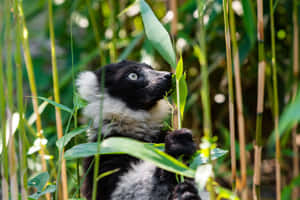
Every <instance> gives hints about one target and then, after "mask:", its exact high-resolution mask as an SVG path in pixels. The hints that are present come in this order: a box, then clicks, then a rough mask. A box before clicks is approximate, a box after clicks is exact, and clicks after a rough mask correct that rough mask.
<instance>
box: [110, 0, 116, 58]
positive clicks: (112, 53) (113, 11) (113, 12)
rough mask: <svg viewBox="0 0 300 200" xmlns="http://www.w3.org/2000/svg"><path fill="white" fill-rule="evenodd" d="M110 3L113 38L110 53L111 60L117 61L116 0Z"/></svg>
mask: <svg viewBox="0 0 300 200" xmlns="http://www.w3.org/2000/svg"><path fill="white" fill-rule="evenodd" d="M108 3H109V5H110V19H109V21H110V23H109V24H110V27H111V29H112V33H113V36H112V39H111V43H110V45H109V55H110V62H116V60H117V48H116V43H117V37H116V36H117V34H116V33H117V25H116V19H117V17H116V9H117V8H116V3H115V1H108Z"/></svg>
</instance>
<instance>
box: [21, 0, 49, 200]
mask: <svg viewBox="0 0 300 200" xmlns="http://www.w3.org/2000/svg"><path fill="white" fill-rule="evenodd" d="M18 17H19V20H20V22H21V28H22V31H21V32H20V34H21V36H22V37H21V39H22V46H23V51H24V57H25V64H26V69H27V75H28V79H29V85H30V90H31V94H32V97H33V98H32V104H33V109H34V113H35V114H36V128H37V136H38V137H39V138H40V139H43V134H42V122H41V117H40V114H39V111H38V108H39V107H38V101H37V96H38V95H37V90H36V84H35V77H34V72H33V64H32V58H31V54H30V47H29V41H28V34H29V33H28V29H27V27H26V21H25V18H24V12H23V6H22V1H21V0H20V1H19V3H18ZM40 145H41V150H40V151H39V155H40V158H41V161H42V170H43V171H44V172H46V171H47V163H46V160H45V156H44V155H45V153H44V152H45V146H44V145H42V144H40ZM46 198H47V200H50V195H49V194H46Z"/></svg>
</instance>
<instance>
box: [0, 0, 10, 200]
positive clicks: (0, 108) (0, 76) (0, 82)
mask: <svg viewBox="0 0 300 200" xmlns="http://www.w3.org/2000/svg"><path fill="white" fill-rule="evenodd" d="M1 3H2V2H1ZM1 11H3V9H1ZM1 11H0V15H1V17H2V13H3V12H1ZM1 27H2V24H1V26H0V28H1ZM1 32H2V30H1ZM2 49H3V43H2V39H0V119H1V133H2V154H1V161H2V162H1V163H2V164H1V171H2V177H1V178H2V185H1V188H2V198H3V199H9V191H8V188H9V187H8V183H9V182H8V153H7V146H6V115H5V107H6V99H5V92H4V88H5V87H4V82H5V77H4V72H3V59H2V58H3V57H2ZM4 141H5V142H4Z"/></svg>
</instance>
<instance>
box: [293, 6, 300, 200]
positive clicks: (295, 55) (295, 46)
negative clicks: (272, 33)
mask: <svg viewBox="0 0 300 200" xmlns="http://www.w3.org/2000/svg"><path fill="white" fill-rule="evenodd" d="M298 2H299V1H297V0H293V26H294V31H293V73H294V86H293V99H295V97H296V94H297V90H298V84H299V78H298V76H299V23H298V5H299V4H298ZM296 137H297V124H296V125H295V126H294V127H293V130H292V139H293V142H292V144H293V154H294V157H293V177H294V178H296V177H297V176H299V151H298V147H297V144H296ZM299 194H300V191H299V186H295V187H294V188H293V193H292V200H296V199H297V198H298V197H299Z"/></svg>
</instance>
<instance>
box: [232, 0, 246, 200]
mask: <svg viewBox="0 0 300 200" xmlns="http://www.w3.org/2000/svg"><path fill="white" fill-rule="evenodd" d="M228 3H229V24H230V29H231V34H230V35H231V40H232V52H233V65H234V74H235V76H234V78H235V90H236V104H237V115H238V132H239V143H240V155H241V156H240V165H241V186H242V190H244V192H242V196H243V199H247V196H248V195H247V160H246V141H245V136H246V133H245V119H244V112H243V96H242V94H243V92H242V84H241V75H240V59H239V49H238V44H237V39H236V29H235V17H234V12H233V9H232V0H229V2H228ZM231 159H233V158H231Z"/></svg>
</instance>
